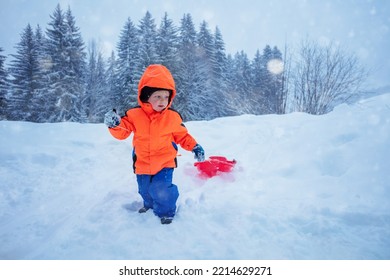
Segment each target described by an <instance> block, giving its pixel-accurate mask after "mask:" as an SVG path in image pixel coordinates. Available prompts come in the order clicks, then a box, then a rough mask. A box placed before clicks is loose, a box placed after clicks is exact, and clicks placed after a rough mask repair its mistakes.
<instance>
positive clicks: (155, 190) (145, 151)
mask: <svg viewBox="0 0 390 280" xmlns="http://www.w3.org/2000/svg"><path fill="white" fill-rule="evenodd" d="M175 95H176V89H175V82H174V79H173V77H172V75H171V73H170V72H169V70H168V69H167V68H166V67H165V66H163V65H159V64H154V65H150V66H148V67H147V68H146V70H145V72H144V74H143V75H142V77H141V79H140V82H139V84H138V104H139V106H137V107H135V108H132V109H130V110H128V111H127V112H126V115H125V116H124V117H122V118H121V117H119V116H118V115H117V113H116V112H115V110H113V111H110V112H108V113H106V114H105V119H104V123H105V124H106V125H107V126H108V128H109V131H110V133H111V134H112V136H114V137H115V138H117V139H119V140H123V139H126V138H127V137H129V136H130V134H131V133H134V137H133V168H134V172H135V174H136V176H137V183H138V192H139V194H140V195H141V197H142V199H143V205H144V206H143V207H142V208H141V209H140V210H139V211H138V212H139V213H144V212H146V211H148V210H149V209H153V212H154V214H155V215H157V216H158V217H160V219H161V223H162V224H170V223H171V222H172V219H173V217H174V216H175V213H176V201H177V198H178V197H179V192H178V189H177V186H176V185H175V184H173V183H172V176H173V168H175V167H177V160H176V155H177V144H179V145H180V146H181V147H182V148H183V149H185V150H188V151H192V152H193V153H194V154H195V159H197V160H198V161H204V150H203V148H202V147H201V146H200V145H199V144H197V142H196V140H195V139H194V138H193V137H192V136H191V135H190V134H189V133H188V131H187V128H186V127H185V126H184V124H183V120H182V118H181V116H180V114H179V113H178V112H176V111H175V110H173V109H171V108H170V106H171V104H172V101H173V99H174V98H175Z"/></svg>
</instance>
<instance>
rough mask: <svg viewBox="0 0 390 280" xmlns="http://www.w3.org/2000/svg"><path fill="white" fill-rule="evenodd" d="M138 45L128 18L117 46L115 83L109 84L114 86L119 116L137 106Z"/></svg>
mask: <svg viewBox="0 0 390 280" xmlns="http://www.w3.org/2000/svg"><path fill="white" fill-rule="evenodd" d="M139 44H140V43H139V39H138V31H137V28H136V27H135V26H134V24H133V22H132V21H131V19H130V18H128V20H127V22H126V23H125V25H124V27H123V29H122V31H121V34H120V37H119V43H118V46H117V52H118V59H117V61H116V67H117V68H116V75H115V76H116V78H115V80H116V81H115V82H112V81H111V84H112V83H114V84H115V87H116V90H115V92H116V93H117V96H118V100H119V102H120V103H119V104H118V106H117V107H116V109H117V110H118V112H119V113H121V114H123V113H124V112H125V111H126V110H127V109H129V108H130V107H134V106H135V105H136V104H137V92H138V80H137V78H136V77H137V76H136V75H137V73H138V72H137V69H138V65H139ZM138 75H139V74H138ZM138 79H139V77H138Z"/></svg>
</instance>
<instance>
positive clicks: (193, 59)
mask: <svg viewBox="0 0 390 280" xmlns="http://www.w3.org/2000/svg"><path fill="white" fill-rule="evenodd" d="M3 51H4V50H3V49H2V48H1V46H0V120H4V119H6V120H20V121H31V122H63V121H72V122H82V123H86V122H91V123H99V122H102V120H103V117H104V113H105V112H107V111H109V110H111V109H112V108H116V109H117V111H118V112H119V113H120V114H124V113H125V111H126V110H127V109H129V108H131V107H134V106H136V105H137V90H138V89H137V87H138V81H139V79H140V77H141V75H142V73H143V71H144V70H145V68H146V67H147V66H148V65H150V64H156V63H158V64H163V65H165V66H166V67H167V68H168V69H169V70H170V71H171V72H172V74H173V77H174V79H175V82H176V90H177V95H176V98H175V100H174V102H173V105H172V106H173V108H174V109H176V110H178V111H179V112H180V113H181V115H182V117H183V119H184V120H185V121H189V120H210V119H213V118H217V117H224V116H234V115H241V114H257V115H259V114H283V113H286V112H287V110H288V109H287V107H288V104H287V103H288V101H287V99H288V96H290V97H289V98H290V100H291V101H290V102H293V103H294V106H295V110H299V111H305V112H308V113H313V114H322V113H326V112H328V111H330V110H331V109H332V106H333V105H334V104H335V101H336V100H337V99H340V98H339V97H340V96H344V95H345V94H350V93H352V92H354V90H355V91H356V89H357V88H358V84H360V82H361V81H362V77H363V76H362V73H363V72H362V71H360V70H359V71H356V69H358V68H356V65H357V64H356V63H357V61H356V60H354V59H353V57H352V59H350V57H349V56H344V55H343V53H342V52H340V51H339V50H338V49H336V50H334V49H333V48H332V47H330V48H325V49H322V48H318V46H316V45H314V46H313V45H310V44H307V45H304V46H303V48H302V49H301V56H302V59H301V61H302V63H301V64H299V63H298V67H297V68H295V70H294V71H293V72H290V69H291V68H290V66H291V64H290V62H289V61H288V59H286V58H285V57H283V55H282V52H281V51H280V50H279V49H278V48H277V47H276V46H275V47H270V46H269V45H266V46H263V47H262V50H261V51H260V50H259V49H258V50H257V52H256V53H255V56H254V58H253V59H249V58H248V56H247V54H246V53H245V52H244V51H240V52H237V53H235V54H234V55H231V54H227V53H226V51H225V43H224V41H223V36H222V34H221V32H220V30H219V28H218V27H216V28H215V30H213V31H211V30H210V29H209V27H208V23H207V22H206V21H203V22H201V24H200V25H199V27H198V28H196V26H195V24H194V22H193V20H192V17H191V14H184V15H183V17H182V18H181V20H180V23H179V24H175V23H174V22H173V21H172V20H171V19H170V18H169V16H168V14H167V13H165V15H163V16H162V18H161V21H160V23H159V24H157V23H156V20H155V19H154V18H153V17H152V15H151V14H150V13H149V12H146V14H145V15H144V17H143V18H142V19H141V20H140V21H139V22H138V23H134V22H133V21H132V20H131V18H128V19H127V21H126V22H125V23H124V25H123V28H122V30H121V32H120V35H119V38H118V43H117V45H116V49H115V50H114V51H112V53H111V55H110V56H109V57H104V55H103V53H102V51H101V49H100V47H99V45H98V44H97V43H96V42H95V41H91V42H89V43H88V44H86V43H85V42H84V40H83V38H82V35H81V31H80V28H79V27H78V26H77V24H76V19H75V17H74V16H73V13H72V11H71V9H70V7H68V9H67V10H63V9H62V8H61V6H60V5H57V6H56V8H55V9H54V12H53V14H52V15H51V16H50V21H49V23H48V25H47V27H46V28H44V29H42V27H41V26H39V25H37V26H36V27H32V26H31V24H30V23H26V27H25V28H24V29H23V30H22V32H21V35H20V41H19V42H18V43H17V45H16V46H15V53H14V54H11V55H10V57H6V56H5V55H3V54H2V52H3ZM285 52H286V51H285ZM321 56H322V57H321ZM7 60H9V63H7V64H6V61H7ZM322 61H326V62H327V64H326V65H320V64H319V63H321V62H322ZM332 61H334V64H332ZM287 62H288V63H287ZM312 62H315V63H312ZM345 64H348V65H347V66H348V67H347V68H346V67H344V66H345ZM310 67H314V68H310ZM341 67H342V69H347V71H349V72H347V73H346V74H344V73H341V74H343V76H342V77H343V79H342V83H343V84H342V85H341V86H340V85H339V80H340V79H339V76H340V71H338V70H339V68H340V69H341ZM316 69H319V70H316ZM329 69H335V70H332V71H330V70H329ZM344 71H345V70H344ZM291 73H292V74H295V75H292V74H291ZM297 74H299V75H297ZM314 75H315V76H314ZM291 77H293V78H294V79H295V80H293V81H292V82H291ZM345 77H347V78H349V77H350V79H349V80H348V79H346V78H345ZM325 80H326V81H331V83H329V82H328V83H327V84H325V83H324V82H323V81H325ZM288 84H292V85H293V87H292V88H291V87H290V88H289V87H288ZM313 87H315V88H314V89H313ZM352 87H353V88H352ZM288 91H290V92H288Z"/></svg>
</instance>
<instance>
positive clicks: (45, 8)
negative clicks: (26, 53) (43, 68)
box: [0, 0, 390, 87]
mask: <svg viewBox="0 0 390 280" xmlns="http://www.w3.org/2000/svg"><path fill="white" fill-rule="evenodd" d="M0 3H1V4H0V47H1V48H3V49H4V50H5V54H6V55H8V54H9V53H15V50H14V46H15V45H16V44H17V43H18V42H19V41H20V33H21V32H22V31H23V29H24V28H25V27H26V26H27V24H28V23H30V24H31V25H32V26H33V27H35V26H36V25H37V24H40V25H41V27H42V28H43V29H46V27H47V23H48V22H50V15H52V14H53V11H54V9H55V7H56V5H57V3H60V5H61V8H62V9H63V10H66V9H67V7H68V6H70V8H71V10H72V12H73V15H74V16H75V19H76V25H77V26H78V27H80V31H81V33H82V36H83V39H84V41H85V42H86V43H88V41H90V40H91V39H96V40H98V41H100V42H101V44H102V45H103V46H104V48H105V50H107V51H108V52H109V51H110V50H111V49H115V46H116V44H117V42H118V38H119V33H120V31H121V30H122V28H123V26H124V24H125V22H126V20H127V18H128V17H130V18H131V19H132V21H133V22H134V23H135V24H137V25H138V23H139V20H140V19H141V18H142V17H144V15H145V13H146V11H149V12H150V13H151V14H152V16H153V18H154V19H155V22H156V24H157V26H158V25H159V23H160V20H161V18H162V17H163V15H164V12H167V13H168V17H169V18H171V19H172V20H173V21H174V22H175V24H176V26H179V25H180V19H181V18H182V17H183V15H184V14H185V13H190V14H191V15H192V17H193V20H194V24H195V26H196V28H197V29H198V27H199V25H200V23H201V21H203V20H206V21H207V22H208V23H209V27H210V30H211V31H214V28H215V26H218V27H219V29H220V30H221V33H222V36H223V39H224V41H225V47H226V51H227V53H230V54H234V53H235V52H237V51H241V50H244V51H245V52H246V53H247V54H248V56H249V58H250V59H252V58H253V56H254V54H255V52H256V50H257V49H260V50H261V51H262V50H263V48H264V47H265V45H266V44H269V45H271V46H274V45H276V46H277V47H278V48H279V49H280V50H282V51H283V50H284V45H285V43H287V45H288V46H290V47H294V46H296V45H297V44H299V42H300V41H302V40H303V39H304V38H306V37H309V38H311V39H314V40H319V41H320V42H324V43H326V42H330V41H334V42H336V43H339V44H341V45H342V46H343V47H345V49H347V50H349V51H351V52H353V53H355V54H356V55H358V57H359V58H360V60H361V62H362V63H363V64H365V65H367V66H368V67H369V68H371V69H372V71H373V72H372V73H373V74H372V76H371V78H370V81H371V82H372V83H373V84H374V86H378V87H380V86H385V85H389V84H390V51H389V50H390V1H388V0H328V1H327V0H59V1H57V0H0Z"/></svg>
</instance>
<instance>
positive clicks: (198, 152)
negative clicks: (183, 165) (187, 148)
mask: <svg viewBox="0 0 390 280" xmlns="http://www.w3.org/2000/svg"><path fill="white" fill-rule="evenodd" d="M192 152H193V153H194V154H195V155H194V158H195V159H196V160H197V161H204V150H203V148H202V146H201V145H199V144H196V145H195V147H194V148H193V149H192Z"/></svg>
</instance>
